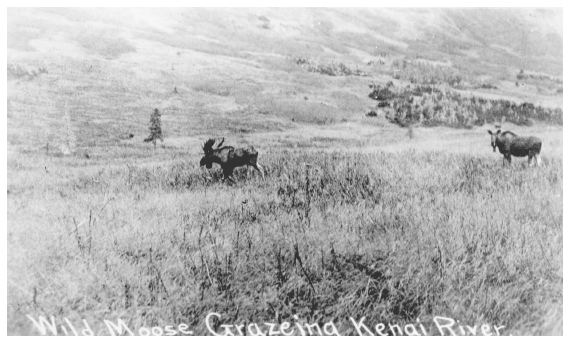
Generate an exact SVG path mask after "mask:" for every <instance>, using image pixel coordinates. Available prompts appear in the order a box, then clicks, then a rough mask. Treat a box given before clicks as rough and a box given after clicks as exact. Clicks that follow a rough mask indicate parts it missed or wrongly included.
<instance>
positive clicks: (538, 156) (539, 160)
mask: <svg viewBox="0 0 570 343" xmlns="http://www.w3.org/2000/svg"><path fill="white" fill-rule="evenodd" d="M534 160H535V161H536V165H537V166H539V167H540V166H541V165H542V160H541V159H540V154H536V155H534Z"/></svg>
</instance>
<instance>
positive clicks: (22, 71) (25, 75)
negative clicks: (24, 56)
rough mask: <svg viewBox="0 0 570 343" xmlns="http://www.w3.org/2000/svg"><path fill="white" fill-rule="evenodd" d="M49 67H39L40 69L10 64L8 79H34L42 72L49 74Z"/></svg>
mask: <svg viewBox="0 0 570 343" xmlns="http://www.w3.org/2000/svg"><path fill="white" fill-rule="evenodd" d="M47 72H48V71H47V69H45V68H43V67H42V68H39V69H38V70H35V69H32V70H28V69H26V68H24V67H22V66H19V65H14V64H8V80H16V79H28V80H33V79H34V78H36V77H38V76H40V75H41V74H47Z"/></svg>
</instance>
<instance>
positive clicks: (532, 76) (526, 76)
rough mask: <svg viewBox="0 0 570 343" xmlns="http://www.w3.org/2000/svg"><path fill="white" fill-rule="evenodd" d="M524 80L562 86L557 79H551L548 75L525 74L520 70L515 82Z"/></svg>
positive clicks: (560, 81)
mask: <svg viewBox="0 0 570 343" xmlns="http://www.w3.org/2000/svg"><path fill="white" fill-rule="evenodd" d="M526 79H534V80H540V81H550V82H554V83H557V84H562V83H563V81H562V80H561V79H559V78H557V77H552V76H548V75H541V74H525V72H524V70H523V69H521V70H520V71H519V73H518V74H517V80H526Z"/></svg>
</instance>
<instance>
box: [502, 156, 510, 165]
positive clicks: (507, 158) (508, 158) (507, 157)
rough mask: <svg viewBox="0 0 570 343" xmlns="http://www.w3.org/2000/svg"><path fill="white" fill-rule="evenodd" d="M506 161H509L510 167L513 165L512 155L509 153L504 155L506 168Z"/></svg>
mask: <svg viewBox="0 0 570 343" xmlns="http://www.w3.org/2000/svg"><path fill="white" fill-rule="evenodd" d="M505 160H507V161H508V162H509V166H510V165H511V154H509V153H507V154H505V155H504V158H503V166H505Z"/></svg>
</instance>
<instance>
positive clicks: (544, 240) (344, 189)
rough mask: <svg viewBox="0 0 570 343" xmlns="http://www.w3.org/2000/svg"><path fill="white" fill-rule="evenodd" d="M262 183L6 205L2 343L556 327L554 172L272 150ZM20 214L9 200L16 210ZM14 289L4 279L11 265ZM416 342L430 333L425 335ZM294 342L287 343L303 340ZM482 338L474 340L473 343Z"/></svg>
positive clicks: (36, 197)
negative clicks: (461, 326) (291, 325)
mask: <svg viewBox="0 0 570 343" xmlns="http://www.w3.org/2000/svg"><path fill="white" fill-rule="evenodd" d="M264 157H265V158H264V165H265V167H266V170H267V174H268V178H267V180H265V181H263V180H262V179H261V178H260V177H259V176H258V175H257V174H255V173H254V172H253V171H251V172H248V171H247V170H245V169H241V170H237V171H236V174H235V177H236V179H237V184H236V185H234V186H229V185H226V184H223V183H221V182H220V180H221V172H220V171H219V170H218V171H216V172H213V173H211V174H209V173H207V172H206V171H205V170H201V169H199V168H198V166H197V163H180V162H178V163H171V164H169V165H165V166H160V167H158V166H151V167H144V166H139V167H135V166H125V167H108V168H100V169H97V170H93V171H92V172H75V173H73V174H71V175H67V176H66V177H65V178H61V179H59V181H53V182H50V181H49V177H48V176H45V177H44V180H45V181H44V182H37V183H35V182H34V183H33V186H28V187H23V188H18V187H11V189H10V190H9V191H10V192H11V193H9V196H8V201H9V212H8V221H9V232H8V242H9V244H8V246H9V252H8V257H9V261H8V267H9V270H10V275H9V279H10V283H9V284H8V289H9V292H10V293H11V294H12V296H11V297H10V298H9V301H8V313H9V316H8V318H9V323H8V327H9V329H10V331H12V332H18V333H25V334H38V332H37V331H36V330H37V329H35V328H34V327H33V326H32V325H31V322H30V321H29V319H27V318H26V317H25V315H26V314H30V315H32V316H39V315H45V316H50V315H54V316H56V317H57V318H58V319H57V320H58V321H62V320H63V319H62V318H63V317H66V318H69V319H70V320H71V321H75V322H77V323H80V322H81V319H86V320H87V321H88V322H89V323H90V324H91V328H92V329H93V330H94V331H95V332H96V333H100V334H108V332H107V331H106V327H105V326H104V325H103V321H102V320H103V319H104V318H106V319H109V320H114V321H116V318H118V317H120V318H122V319H123V320H124V321H125V323H128V326H129V327H130V328H131V329H133V330H136V329H138V328H141V327H152V326H157V325H158V326H165V325H174V324H178V323H186V324H188V325H189V326H190V327H192V328H193V330H194V332H195V333H198V334H208V333H209V331H208V330H207V328H206V327H205V326H204V318H205V317H206V315H207V314H208V313H210V312H217V313H219V314H221V315H222V318H221V322H214V323H215V324H216V323H217V326H216V325H214V326H215V329H217V330H218V332H222V331H223V330H222V329H221V328H220V326H219V325H220V324H222V323H225V324H228V323H230V324H233V323H236V324H240V323H258V324H263V323H264V322H272V323H281V322H284V321H288V322H299V323H304V322H307V323H318V324H320V325H321V326H322V325H323V324H324V323H326V322H329V321H333V322H334V323H335V324H336V326H337V328H338V331H339V333H340V334H358V332H357V331H356V330H355V328H354V325H352V324H351V322H350V320H349V317H354V318H361V317H366V322H367V323H400V324H402V325H403V324H405V323H412V322H416V319H419V320H420V322H423V323H427V322H429V321H431V318H432V317H433V316H445V317H450V318H454V319H456V320H460V321H461V322H462V323H466V324H468V325H471V324H479V325H481V324H483V323H489V324H493V323H494V324H495V325H497V326H499V325H502V326H504V327H505V328H504V329H503V331H502V334H528V333H533V334H550V333H553V332H561V330H562V328H561V326H562V284H563V282H562V250H563V249H562V159H559V158H555V157H545V158H544V164H545V166H544V167H543V168H526V167H524V166H521V165H520V164H515V166H514V167H513V168H512V169H507V168H502V167H501V164H500V162H499V161H498V160H497V158H490V157H489V158H487V157H477V156H468V155H464V154H456V153H444V152H428V153H417V152H414V151H410V152H409V153H407V154H393V153H374V154H348V153H342V152H331V153H310V152H304V151H300V150H297V151H292V152H287V151H274V152H272V151H270V152H268V153H267V154H265V155H264ZM24 198H25V199H26V201H22V200H23V199H24ZM15 265H17V266H19V268H21V270H26V271H27V272H26V273H18V274H14V270H13V269H10V267H11V266H15ZM425 327H426V330H428V331H429V332H428V334H438V333H437V331H436V330H435V328H434V327H433V326H429V325H428V324H426V325H425ZM298 334H299V333H298ZM478 334H481V333H478Z"/></svg>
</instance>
